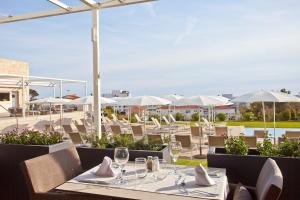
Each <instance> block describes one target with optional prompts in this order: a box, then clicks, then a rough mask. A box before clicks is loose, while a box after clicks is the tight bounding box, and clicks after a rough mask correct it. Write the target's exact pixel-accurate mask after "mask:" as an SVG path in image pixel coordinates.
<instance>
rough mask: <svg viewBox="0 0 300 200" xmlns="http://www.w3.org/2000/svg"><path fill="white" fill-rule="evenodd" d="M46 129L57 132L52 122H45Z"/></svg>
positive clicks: (48, 131) (49, 131)
mask: <svg viewBox="0 0 300 200" xmlns="http://www.w3.org/2000/svg"><path fill="white" fill-rule="evenodd" d="M45 131H46V132H47V133H51V132H55V129H54V127H53V125H52V124H45Z"/></svg>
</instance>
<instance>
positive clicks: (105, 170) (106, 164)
mask: <svg viewBox="0 0 300 200" xmlns="http://www.w3.org/2000/svg"><path fill="white" fill-rule="evenodd" d="M95 174H96V175H97V176H101V177H114V176H115V172H114V171H113V169H112V160H111V159H110V157H107V156H105V157H104V158H103V161H102V163H101V164H100V165H99V169H98V170H97V171H96V173H95Z"/></svg>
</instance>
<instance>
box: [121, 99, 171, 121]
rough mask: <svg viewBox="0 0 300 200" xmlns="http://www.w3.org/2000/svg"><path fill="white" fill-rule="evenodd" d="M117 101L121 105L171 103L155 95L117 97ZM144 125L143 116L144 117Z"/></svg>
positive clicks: (159, 104)
mask: <svg viewBox="0 0 300 200" xmlns="http://www.w3.org/2000/svg"><path fill="white" fill-rule="evenodd" d="M116 100H117V99H116ZM117 101H118V103H117V104H118V105H123V106H161V105H170V104H171V103H172V102H171V101H169V100H167V99H163V98H160V97H156V96H137V97H127V98H119V99H118V100H117ZM144 117H145V116H144ZM144 126H145V118H144Z"/></svg>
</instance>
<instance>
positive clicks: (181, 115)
mask: <svg viewBox="0 0 300 200" xmlns="http://www.w3.org/2000/svg"><path fill="white" fill-rule="evenodd" d="M175 119H176V121H184V115H183V114H182V113H179V112H178V113H176V114H175Z"/></svg>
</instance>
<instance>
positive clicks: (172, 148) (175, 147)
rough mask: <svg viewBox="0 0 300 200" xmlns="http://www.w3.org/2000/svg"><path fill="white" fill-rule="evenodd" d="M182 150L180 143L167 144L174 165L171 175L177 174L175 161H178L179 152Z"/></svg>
mask: <svg viewBox="0 0 300 200" xmlns="http://www.w3.org/2000/svg"><path fill="white" fill-rule="evenodd" d="M181 150H182V146H181V142H178V141H176V142H170V144H169V152H170V156H171V157H172V160H173V165H174V171H173V174H177V171H176V161H177V160H178V157H179V155H180V152H181Z"/></svg>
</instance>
